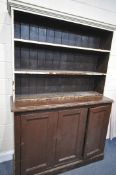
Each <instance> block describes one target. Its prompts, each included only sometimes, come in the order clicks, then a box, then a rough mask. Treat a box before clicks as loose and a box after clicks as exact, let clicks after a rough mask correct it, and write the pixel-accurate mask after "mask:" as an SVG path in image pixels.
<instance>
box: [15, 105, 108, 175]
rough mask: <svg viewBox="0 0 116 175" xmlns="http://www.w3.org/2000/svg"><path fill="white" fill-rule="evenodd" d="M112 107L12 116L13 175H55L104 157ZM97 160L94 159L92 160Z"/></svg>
mask: <svg viewBox="0 0 116 175" xmlns="http://www.w3.org/2000/svg"><path fill="white" fill-rule="evenodd" d="M110 109H111V105H110V104H109V105H105V106H98V107H91V108H90V107H89V108H87V107H84V108H74V109H67V110H56V111H55V112H54V111H51V112H39V111H38V112H28V113H16V114H15V175H35V174H39V175H41V174H42V175H44V174H57V173H58V172H60V171H64V170H66V169H70V168H72V167H73V164H74V167H76V166H77V167H78V165H79V166H80V165H83V164H84V163H86V162H87V163H89V159H91V160H92V158H93V160H94V157H95V156H97V157H98V158H99V155H101V154H103V150H104V143H105V137H106V132H107V125H108V121H109V116H110ZM95 159H96V158H95Z"/></svg>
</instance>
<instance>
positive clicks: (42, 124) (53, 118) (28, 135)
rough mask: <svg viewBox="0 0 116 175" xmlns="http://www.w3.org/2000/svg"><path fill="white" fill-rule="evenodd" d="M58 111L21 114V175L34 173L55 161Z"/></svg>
mask: <svg viewBox="0 0 116 175" xmlns="http://www.w3.org/2000/svg"><path fill="white" fill-rule="evenodd" d="M57 120H58V113H55V112H50V113H33V114H27V115H23V116H21V127H22V138H21V147H22V149H21V164H22V166H21V172H22V174H21V175H32V174H36V173H38V172H40V171H42V170H45V169H47V168H48V167H50V166H52V164H53V163H54V156H55V142H56V128H57Z"/></svg>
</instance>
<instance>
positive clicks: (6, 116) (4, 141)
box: [0, 0, 13, 161]
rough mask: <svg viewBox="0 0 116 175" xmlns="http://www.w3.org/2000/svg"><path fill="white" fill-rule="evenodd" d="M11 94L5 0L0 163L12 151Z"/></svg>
mask: <svg viewBox="0 0 116 175" xmlns="http://www.w3.org/2000/svg"><path fill="white" fill-rule="evenodd" d="M11 93H12V63H11V18H10V16H9V15H8V12H7V6H6V0H0V161H1V160H2V159H3V160H4V158H5V154H6V153H7V158H8V159H9V158H11V155H10V154H11V152H12V150H13V116H12V113H11V112H10V98H9V97H10V95H11Z"/></svg>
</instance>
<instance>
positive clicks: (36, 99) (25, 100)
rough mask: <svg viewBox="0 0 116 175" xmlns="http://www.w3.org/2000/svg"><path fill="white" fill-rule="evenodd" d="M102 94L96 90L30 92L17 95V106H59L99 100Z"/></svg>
mask: <svg viewBox="0 0 116 175" xmlns="http://www.w3.org/2000/svg"><path fill="white" fill-rule="evenodd" d="M101 98H102V94H100V93H98V92H95V91H84V92H63V93H62V92H61V93H60V92H57V93H43V94H35V95H34V94H30V95H16V99H15V107H18V108H19V107H22V108H25V107H29V106H30V107H32V106H33V107H34V106H35V107H38V108H41V106H46V105H47V106H51V107H52V106H53V105H56V106H57V107H58V106H59V105H60V106H63V105H66V104H67V105H68V104H70V103H71V104H75V103H80V102H81V103H83V102H88V101H98V100H101Z"/></svg>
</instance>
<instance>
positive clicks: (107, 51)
mask: <svg viewBox="0 0 116 175" xmlns="http://www.w3.org/2000/svg"><path fill="white" fill-rule="evenodd" d="M14 41H15V42H22V43H29V44H38V45H44V46H52V47H61V48H67V49H76V50H85V51H92V52H103V53H110V51H109V50H103V49H94V48H87V47H78V46H70V45H64V44H55V43H48V42H39V41H32V40H25V39H17V38H15V39H14Z"/></svg>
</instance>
